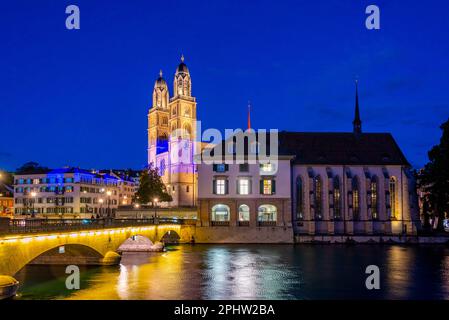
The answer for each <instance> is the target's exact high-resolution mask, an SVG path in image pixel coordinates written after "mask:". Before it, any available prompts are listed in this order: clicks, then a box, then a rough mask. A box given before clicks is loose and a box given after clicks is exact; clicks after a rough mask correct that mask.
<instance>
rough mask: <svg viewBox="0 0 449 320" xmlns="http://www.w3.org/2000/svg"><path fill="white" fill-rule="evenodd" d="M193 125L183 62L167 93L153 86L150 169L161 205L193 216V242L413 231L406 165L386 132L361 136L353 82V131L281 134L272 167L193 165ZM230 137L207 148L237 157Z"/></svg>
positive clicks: (160, 83)
mask: <svg viewBox="0 0 449 320" xmlns="http://www.w3.org/2000/svg"><path fill="white" fill-rule="evenodd" d="M248 123H249V119H248ZM196 126H197V123H196V101H195V97H193V96H192V81H191V77H190V72H189V69H188V68H187V65H186V64H185V63H184V57H181V61H180V64H179V65H178V67H177V68H176V72H175V75H174V80H173V96H170V92H169V88H168V85H167V82H166V81H165V79H164V78H163V77H162V72H160V75H159V78H158V79H157V80H156V82H155V84H154V89H153V105H152V107H151V108H150V111H149V113H148V164H149V165H150V166H154V167H156V168H158V170H159V173H160V175H161V177H162V180H163V182H164V184H165V185H166V187H167V191H168V192H169V194H170V195H171V196H172V197H173V201H172V202H170V203H169V204H166V205H167V206H169V207H171V208H173V209H175V208H182V207H190V208H193V209H195V210H196V212H197V229H198V228H199V229H198V230H197V231H198V237H199V238H198V241H200V242H201V241H202V242H210V243H211V242H257V243H263V242H268V243H273V242H283V243H289V242H292V241H298V242H304V241H306V242H307V241H316V240H317V237H321V238H320V241H337V242H338V241H342V240H341V239H343V237H347V236H348V235H349V236H351V237H361V238H359V239H358V240H357V241H361V242H370V241H384V240H385V241H386V239H387V238H383V237H385V236H386V237H388V238H389V239H391V240H392V241H404V238H403V237H402V236H403V235H414V234H416V232H417V230H418V229H419V228H420V221H419V215H418V211H417V201H416V194H415V192H414V190H415V187H414V179H413V176H412V174H411V173H410V169H411V166H410V164H409V163H408V161H407V159H406V158H405V156H404V155H403V153H402V151H401V150H400V148H399V146H398V145H397V143H396V141H395V140H394V138H393V136H392V135H391V134H389V133H365V132H363V131H362V120H361V117H360V108H359V99H358V91H357V85H356V97H355V108H354V121H353V123H352V130H351V131H349V132H326V133H324V132H285V131H280V132H279V135H278V153H277V154H278V156H279V157H278V161H277V163H276V164H274V163H268V164H266V163H265V164H262V163H259V162H258V163H255V164H254V163H246V162H245V163H231V164H229V163H227V162H226V163H225V161H223V163H215V162H214V164H207V163H203V162H201V163H195V161H194V159H197V158H196V157H197V156H198V155H200V154H201V155H202V153H196V152H195V150H199V148H196V147H195V146H196V140H197V137H196V134H197V133H196ZM248 132H249V131H246V132H245V133H243V134H247V133H248ZM235 138H236V137H233V138H231V139H227V140H224V141H223V143H222V144H218V145H216V146H215V147H213V148H214V149H215V148H222V146H223V150H231V151H230V152H231V154H235V151H232V150H235V148H234V147H235V145H233V144H235V142H233V141H235ZM233 139H234V140H233ZM229 142H230V143H231V145H230V147H231V148H228V147H229V145H228V143H229ZM258 143H259V142H258ZM198 146H201V144H200V143H198ZM274 167H276V170H274V173H272V169H273V168H274ZM199 230H201V232H200V231H199ZM326 237H327V238H326ZM339 237H340V238H339ZM335 239H337V240H335ZM376 239H377V240H376ZM382 239H383V240H382Z"/></svg>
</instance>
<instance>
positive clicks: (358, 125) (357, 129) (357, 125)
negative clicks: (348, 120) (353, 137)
mask: <svg viewBox="0 0 449 320" xmlns="http://www.w3.org/2000/svg"><path fill="white" fill-rule="evenodd" d="M352 125H353V132H354V133H362V120H360V109H359V89H358V80H357V79H356V80H355V114H354V121H352Z"/></svg>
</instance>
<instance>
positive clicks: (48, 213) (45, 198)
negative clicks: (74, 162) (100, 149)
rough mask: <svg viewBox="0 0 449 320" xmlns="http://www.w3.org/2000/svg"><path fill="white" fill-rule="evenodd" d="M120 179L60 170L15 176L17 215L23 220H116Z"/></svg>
mask: <svg viewBox="0 0 449 320" xmlns="http://www.w3.org/2000/svg"><path fill="white" fill-rule="evenodd" d="M119 181H120V180H119V179H118V178H117V177H115V176H112V175H109V174H98V173H96V172H92V171H88V170H83V169H78V168H61V169H54V170H46V171H45V172H37V173H32V174H16V175H15V176H14V215H15V217H17V218H20V217H27V216H28V217H29V216H36V217H49V218H51V217H65V218H91V217H92V216H94V217H102V218H103V217H113V216H114V214H115V211H116V209H117V207H118V205H119V194H120V188H119Z"/></svg>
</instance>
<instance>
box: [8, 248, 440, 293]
mask: <svg viewBox="0 0 449 320" xmlns="http://www.w3.org/2000/svg"><path fill="white" fill-rule="evenodd" d="M170 249H171V250H169V251H168V252H165V253H129V254H125V255H124V256H123V258H122V263H121V265H120V266H114V267H89V268H83V269H82V272H81V277H82V279H81V290H75V291H69V290H67V289H65V284H64V283H65V276H66V275H65V273H64V268H63V267H62V266H27V267H26V268H24V269H23V270H22V271H21V272H19V273H18V274H17V275H16V278H17V279H18V280H19V281H20V282H21V284H22V287H21V289H20V295H19V297H17V298H18V299H149V300H152V299H332V298H333V299H345V298H359V299H360V298H364V299H371V298H373V299H449V249H448V248H447V247H446V248H445V247H433V248H432V247H401V246H377V245H360V246H338V245H337V246H335V245H334V246H326V245H323V246H320V245H316V246H312V245H310V246H308V245H301V246H291V245H194V246H190V245H183V246H176V247H172V248H170ZM370 264H375V265H378V266H379V267H380V270H381V290H378V291H368V290H367V289H366V288H365V279H366V276H367V275H366V274H365V268H366V266H368V265H370Z"/></svg>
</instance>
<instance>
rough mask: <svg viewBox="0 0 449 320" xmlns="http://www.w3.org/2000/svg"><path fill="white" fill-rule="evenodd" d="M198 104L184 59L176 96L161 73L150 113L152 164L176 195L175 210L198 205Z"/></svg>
mask: <svg viewBox="0 0 449 320" xmlns="http://www.w3.org/2000/svg"><path fill="white" fill-rule="evenodd" d="M195 132H196V101H195V97H193V96H192V80H191V78H190V72H189V68H187V65H186V64H185V63H184V56H182V57H181V61H180V63H179V65H178V67H177V68H176V72H175V76H174V80H173V96H170V92H169V89H168V85H167V82H166V81H165V79H164V78H163V76H162V71H161V72H160V73H159V78H158V79H157V80H156V82H155V84H154V89H153V105H152V107H151V108H150V111H149V113H148V165H149V166H153V167H157V168H158V170H159V174H160V175H161V177H162V181H163V182H164V184H165V185H166V187H167V191H168V193H169V194H170V195H171V196H172V198H173V201H172V202H171V203H170V206H172V207H192V206H195V205H196V198H197V192H196V189H197V184H196V179H197V176H196V169H195V165H194V163H193V154H194V141H195V139H196V137H195Z"/></svg>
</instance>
